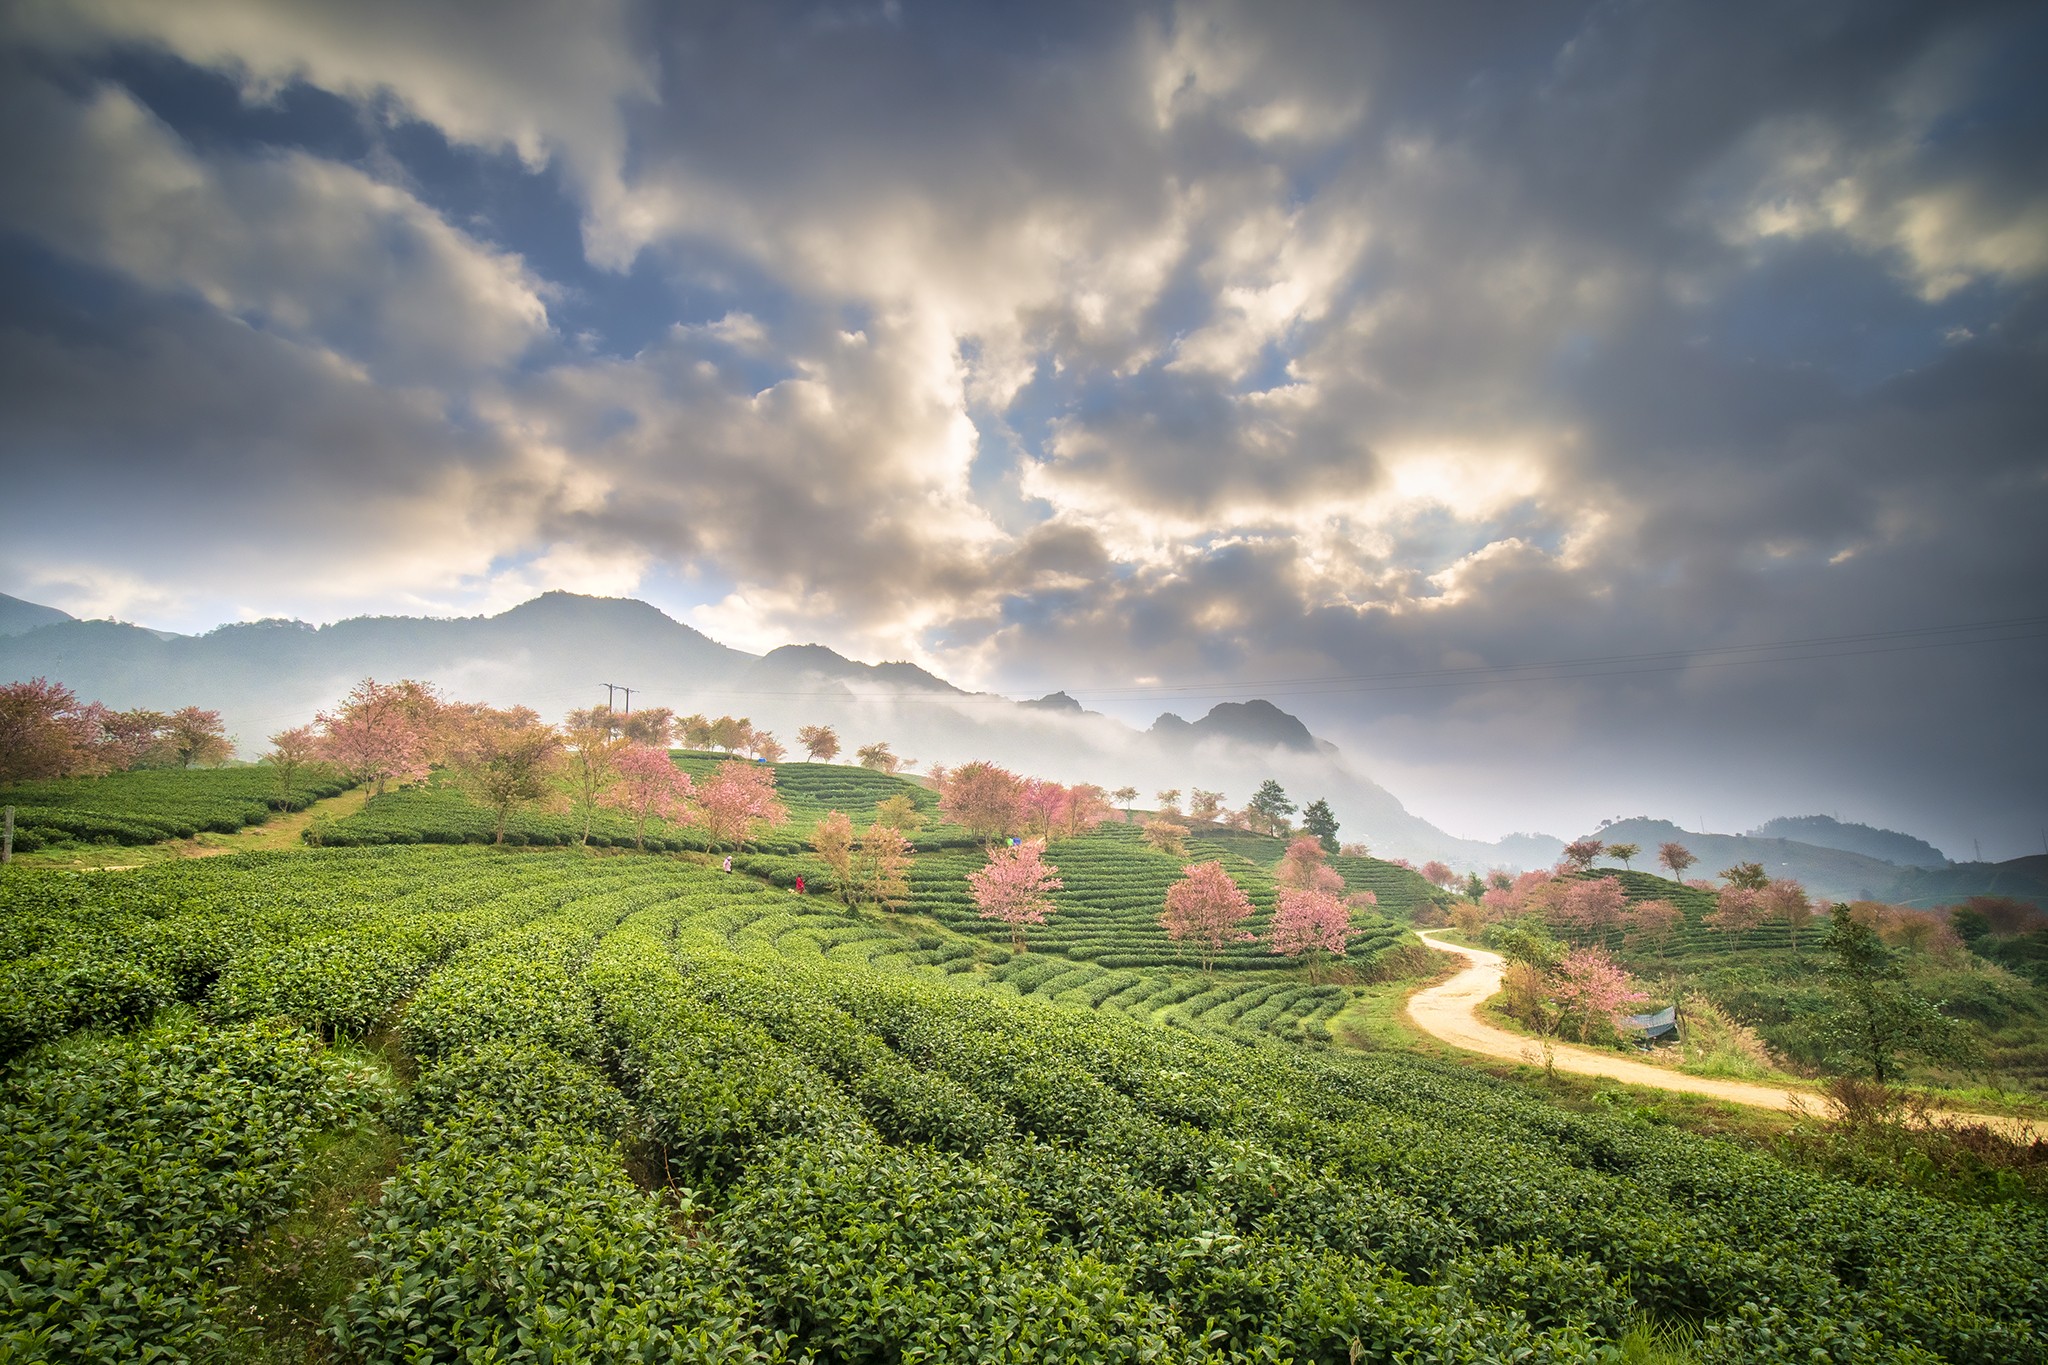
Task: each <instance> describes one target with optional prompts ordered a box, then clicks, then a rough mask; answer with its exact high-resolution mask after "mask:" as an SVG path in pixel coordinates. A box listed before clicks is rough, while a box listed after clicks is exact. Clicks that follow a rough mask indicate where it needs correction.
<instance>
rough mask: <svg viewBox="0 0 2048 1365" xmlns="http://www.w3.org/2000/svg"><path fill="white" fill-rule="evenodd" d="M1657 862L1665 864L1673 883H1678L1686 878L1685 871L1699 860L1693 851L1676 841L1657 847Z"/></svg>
mask: <svg viewBox="0 0 2048 1365" xmlns="http://www.w3.org/2000/svg"><path fill="white" fill-rule="evenodd" d="M1657 861H1658V862H1660V863H1662V864H1664V868H1665V870H1666V871H1668V872H1669V873H1670V874H1671V880H1672V881H1678V880H1680V879H1681V878H1683V877H1684V876H1685V870H1686V869H1687V868H1688V867H1691V866H1692V865H1693V864H1694V863H1696V862H1698V861H1699V859H1698V858H1697V857H1695V856H1693V851H1692V850H1691V849H1689V848H1687V847H1686V846H1685V845H1684V844H1681V843H1678V842H1677V841H1675V840H1674V841H1672V842H1669V843H1662V844H1659V845H1657Z"/></svg>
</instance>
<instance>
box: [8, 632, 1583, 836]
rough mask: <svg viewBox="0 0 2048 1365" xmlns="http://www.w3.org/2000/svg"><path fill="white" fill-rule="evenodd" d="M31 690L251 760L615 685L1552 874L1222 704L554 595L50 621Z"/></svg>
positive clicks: (1277, 713) (1266, 709)
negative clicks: (274, 616)
mask: <svg viewBox="0 0 2048 1365" xmlns="http://www.w3.org/2000/svg"><path fill="white" fill-rule="evenodd" d="M32 677H48V678H51V679H53V680H55V681H58V682H62V683H64V684H65V685H66V686H68V687H70V688H72V689H73V690H74V691H75V692H77V693H78V694H79V695H80V696H81V697H84V698H90V699H96V700H99V701H103V702H106V703H107V704H108V705H110V706H113V707H115V708H117V709H119V708H127V707H135V706H147V707H155V708H158V709H166V708H175V707H178V706H184V705H191V704H198V705H202V706H204V707H206V708H208V709H211V710H218V711H220V712H221V713H222V714H223V717H224V718H225V720H226V722H227V726H228V729H229V732H230V733H231V734H232V735H234V736H235V737H236V739H237V741H238V743H239V745H240V747H241V751H242V752H243V753H244V755H245V756H250V757H253V756H254V755H255V754H256V753H258V752H260V750H261V749H262V747H263V741H264V738H265V737H266V736H268V735H270V734H272V733H274V732H276V731H278V730H281V729H284V728H286V727H288V726H292V725H298V724H303V723H304V722H305V721H307V720H308V719H310V718H311V716H312V715H313V713H314V712H315V711H316V710H318V709H320V708H322V707H326V706H330V705H332V704H333V703H334V702H335V700H336V699H338V698H339V697H340V696H341V695H342V694H343V693H344V692H346V691H347V689H348V688H349V687H351V686H353V685H354V684H355V683H356V682H357V681H358V680H360V679H361V678H364V677H376V678H380V679H384V680H392V679H398V678H420V679H425V680H427V681H430V682H433V683H436V684H438V685H439V686H441V687H442V688H443V689H445V690H446V691H448V692H449V693H450V694H451V695H454V696H457V697H461V698H464V699H469V700H478V701H486V702H490V703H492V704H495V705H501V706H505V705H528V706H532V707H534V708H535V709H537V710H539V711H540V712H542V714H543V715H546V716H549V717H550V718H554V717H559V716H560V715H561V714H562V713H564V712H566V711H568V710H569V709H570V708H572V707H578V706H590V705H596V704H599V703H601V702H603V701H604V700H605V699H606V698H607V697H608V696H609V695H610V693H609V692H608V691H607V689H606V687H605V684H607V683H613V684H618V685H621V686H625V687H630V688H633V689H634V693H633V705H635V706H668V707H671V708H673V709H674V710H675V711H677V712H678V713H679V714H687V713H689V712H692V711H703V712H706V713H707V714H711V715H718V714H721V713H730V714H735V715H747V716H749V717H750V718H751V719H752V720H754V721H755V723H756V724H757V725H759V726H761V727H762V728H765V729H769V730H772V731H775V732H776V733H778V734H780V735H781V736H782V737H783V739H784V741H785V742H788V741H790V740H791V739H792V738H793V736H794V734H795V731H796V729H797V728H798V727H799V726H802V725H806V724H817V723H823V724H829V725H833V726H835V727H836V728H837V729H838V730H839V732H840V734H841V736H842V737H843V738H844V739H845V740H847V741H849V742H850V743H852V744H861V743H867V742H870V741H872V740H876V739H880V740H883V741H885V742H887V743H889V744H890V745H891V746H892V747H893V749H894V750H895V752H896V753H897V754H898V755H900V756H902V757H903V758H905V759H906V760H913V761H916V762H918V763H921V764H927V765H929V764H933V763H961V762H965V761H968V760H971V759H977V758H982V759H990V760H993V761H995V762H999V763H1003V764H1005V765H1007V766H1010V767H1012V768H1015V769H1017V770H1019V771H1025V772H1031V773H1034V774H1039V775H1043V776H1047V777H1051V778H1055V779H1057V780H1059V781H1062V782H1068V783H1074V782H1094V783H1096V784H1098V785H1100V786H1103V787H1105V788H1109V789H1114V788H1116V787H1119V786H1122V785H1124V784H1125V783H1130V784H1131V785H1133V786H1136V787H1137V788H1138V789H1139V790H1140V791H1142V792H1147V793H1149V792H1152V791H1156V790H1160V789H1163V788H1168V787H1177V788H1182V789H1191V788H1193V787H1197V786H1199V787H1205V788H1209V789H1212V790H1217V791H1222V792H1224V793H1225V795H1226V797H1227V798H1228V799H1229V800H1231V801H1233V802H1242V801H1244V800H1245V799H1246V798H1247V797H1248V796H1249V795H1250V794H1251V792H1252V791H1253V790H1254V789H1256V788H1257V787H1258V785H1259V784H1260V783H1261V782H1262V781H1264V780H1266V779H1267V778H1273V779H1276V780H1278V781H1280V782H1281V783H1283V784H1284V785H1285V786H1286V787H1287V789H1288V790H1289V791H1290V792H1293V793H1295V794H1296V795H1297V796H1298V797H1299V798H1301V799H1303V800H1312V799H1315V798H1317V797H1321V798H1325V799H1327V800H1328V801H1329V802H1330V803H1331V805H1332V807H1333V808H1334V809H1335V810H1336V811H1337V814H1338V818H1339V820H1340V821H1341V822H1342V824H1343V827H1344V831H1345V833H1344V837H1345V838H1346V839H1364V840H1366V841H1368V842H1370V843H1371V844H1372V846H1373V848H1374V850H1375V851H1376V852H1380V853H1384V854H1386V855H1388V856H1390V857H1406V858H1410V859H1414V860H1426V859H1429V858H1444V859H1447V860H1450V861H1452V862H1454V863H1456V864H1457V865H1458V866H1460V867H1468V868H1473V869H1483V868H1486V867H1489V866H1494V865H1498V864H1506V865H1511V866H1524V865H1528V864H1529V863H1530V862H1538V863H1540V862H1544V861H1548V860H1549V859H1550V858H1554V856H1555V854H1554V852H1550V851H1548V850H1549V849H1550V848H1551V847H1552V846H1553V845H1552V844H1551V843H1550V842H1549V841H1539V843H1538V845H1536V846H1533V851H1534V852H1535V853H1537V854H1539V855H1541V856H1537V857H1534V858H1526V859H1525V855H1526V854H1528V853H1529V852H1530V851H1531V849H1530V848H1525V847H1524V846H1523V845H1522V844H1520V843H1518V844H1517V845H1516V846H1515V847H1514V848H1511V849H1510V848H1503V847H1500V846H1496V845H1493V844H1488V843H1483V842H1480V841H1476V840H1467V839H1459V838H1456V837H1454V836H1452V835H1449V834H1447V833H1445V832H1444V831H1443V830H1440V829H1438V828H1436V827H1435V826H1434V825H1432V824H1430V823H1429V822H1428V821H1426V820H1423V819H1421V818H1420V817H1418V816H1416V815H1414V814H1413V813H1412V812H1410V811H1409V810H1408V809H1407V808H1406V807H1404V806H1403V805H1402V804H1401V802H1400V800H1399V799H1398V798H1396V797H1395V796H1394V795H1393V794H1392V793H1391V792H1388V791H1387V790H1386V789H1385V788H1383V787H1381V786H1379V785H1378V784H1377V783H1375V782H1373V781H1372V780H1371V779H1370V778H1369V777H1367V776H1365V775H1364V774H1362V773H1360V772H1359V771H1357V770H1356V769H1355V768H1354V767H1352V766H1351V765H1350V764H1349V763H1348V762H1347V761H1345V760H1344V758H1343V757H1342V756H1341V755H1339V754H1338V753H1336V751H1335V750H1334V748H1332V746H1330V745H1328V744H1326V743H1324V742H1322V741H1320V740H1317V739H1316V738H1315V737H1314V736H1312V735H1310V734H1309V732H1308V729H1307V727H1306V726H1304V725H1303V724H1302V722H1301V721H1300V720H1299V718H1297V717H1294V716H1291V715H1289V714H1287V713H1286V712H1285V711H1282V710H1281V709H1280V708H1278V707H1276V706H1274V705H1272V704H1271V703H1270V702H1265V701H1253V702H1242V703H1240V702H1224V703H1220V704H1218V705H1217V706H1215V707H1213V708H1212V709H1211V710H1210V711H1209V712H1208V713H1207V714H1205V715H1204V716H1203V717H1202V718H1201V719H1199V720H1197V721H1193V722H1181V723H1180V724H1181V729H1182V731H1184V733H1177V734H1176V735H1174V736H1171V737H1167V738H1161V736H1160V734H1159V733H1156V732H1155V733H1147V732H1140V731H1137V730H1134V729H1132V728H1131V727H1129V726H1127V725H1124V724H1123V723H1121V722H1119V721H1116V720H1113V719H1111V718H1109V717H1107V716H1103V715H1099V714H1096V713H1093V712H1089V711H1086V710H1085V709H1083V708H1081V707H1080V706H1079V705H1078V704H1071V703H1072V699H1071V698H1067V699H1066V702H1067V703H1069V704H1061V703H1058V702H1053V703H1052V704H1050V705H1032V704H1020V703H1017V702H1013V701H1010V700H1008V699H1006V698H1003V697H999V696H994V695H990V694H987V693H973V692H968V691H965V690H963V689H961V688H959V687H957V686H955V685H954V684H952V683H950V682H948V681H946V680H945V679H943V678H940V677H938V676H936V675H935V674H932V673H930V672H928V671H927V670H925V669H923V668H921V667H919V666H917V665H915V664H911V663H904V662H894V663H881V664H866V663H861V662H859V661H857V660H852V659H848V658H846V657H845V656H843V655H841V654H839V653H837V652H836V651H834V650H832V649H829V648H827V647H825V646H822V645H816V644H809V645H791V646H783V647H781V648H778V649H775V650H771V651H770V652H769V653H768V654H766V655H763V656H759V657H757V656H754V655H752V654H747V653H744V652H742V651H739V650H734V649H730V648H727V647H726V646H724V645H722V644H720V643H718V642H717V641H715V640H712V639H710V638H709V637H707V636H705V635H703V634H702V633H700V632H698V631H696V630H694V629H692V628H691V627H689V626H686V625H684V624H682V623H680V622H678V621H675V620H673V619H671V618H670V617H668V616H667V615H665V614H664V613H662V612H661V611H659V610H658V609H656V608H654V607H652V606H649V605H648V604H647V603H644V602H638V601H632V600H627V599H616V598H594V597H581V596H577V595H574V594H570V593H559V592H556V593H547V594H544V595H543V596H541V597H538V598H535V599H534V600H533V601H530V602H527V603H524V604H522V605H520V606H517V607H514V608H512V609H511V610H509V611H506V612H503V613H501V614H499V615H497V616H490V617H468V618H461V619H453V620H441V619H429V618H422V617H402V616H379V617H361V618H357V619H354V620H348V621H339V622H336V623H335V624H333V625H330V626H323V627H317V628H316V627H313V626H309V625H306V624H304V623H302V622H297V621H259V622H251V623H246V624H237V625H227V626H221V627H219V628H218V629H215V630H212V631H208V632H207V633H205V634H203V635H197V636H173V637H169V638H165V637H163V636H161V635H160V634H159V633H157V632H153V631H148V630H144V629H142V628H140V627H136V626H130V625H122V624H119V623H116V622H111V621H71V620H60V621H56V622H54V623H51V624H45V625H42V626H39V627H37V628H35V629H31V630H29V631H27V632H25V633H23V634H20V635H14V636H0V678H4V679H8V680H19V679H26V678H32ZM1058 695H1060V694H1055V696H1058ZM1047 700H1050V699H1047ZM1165 719H1166V718H1162V722H1163V721H1164V720H1165ZM1168 728H1169V729H1170V728H1171V727H1168ZM1556 846H1559V847H1561V845H1556Z"/></svg>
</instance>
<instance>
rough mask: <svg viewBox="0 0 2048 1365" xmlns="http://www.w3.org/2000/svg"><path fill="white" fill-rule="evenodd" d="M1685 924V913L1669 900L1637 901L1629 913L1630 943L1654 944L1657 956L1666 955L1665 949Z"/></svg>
mask: <svg viewBox="0 0 2048 1365" xmlns="http://www.w3.org/2000/svg"><path fill="white" fill-rule="evenodd" d="M1684 924H1685V912H1684V911H1683V910H1681V909H1679V908H1678V907H1677V906H1676V905H1673V904H1672V903H1671V902H1670V901H1667V900H1650V901H1637V902H1636V904H1635V907H1634V909H1633V910H1631V911H1630V912H1629V929H1628V940H1627V941H1628V942H1629V943H1630V944H1631V945H1638V944H1652V945H1654V946H1655V947H1656V949H1657V955H1658V956H1659V957H1662V956H1663V955H1664V948H1665V946H1666V945H1667V944H1669V943H1670V942H1671V936H1672V935H1673V934H1675V933H1677V932H1678V930H1679V929H1680V928H1681V927H1682V926H1683V925H1684Z"/></svg>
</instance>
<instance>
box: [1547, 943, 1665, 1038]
mask: <svg viewBox="0 0 2048 1365" xmlns="http://www.w3.org/2000/svg"><path fill="white" fill-rule="evenodd" d="M1550 995H1551V999H1553V1000H1555V1001H1556V1002H1557V1005H1558V1009H1559V1010H1560V1011H1561V1019H1560V1023H1562V1022H1564V1021H1572V1022H1575V1023H1576V1024H1577V1025H1578V1033H1579V1041H1580V1042H1582V1043H1583V1042H1585V1041H1587V1040H1588V1038H1589V1037H1590V1035H1591V1032H1592V1029H1593V1026H1594V1024H1595V1023H1596V1022H1599V1021H1602V1020H1604V1021H1606V1023H1607V1025H1608V1026H1609V1027H1610V1028H1611V1027H1613V1026H1614V1025H1616V1024H1618V1023H1619V1022H1620V1018H1621V1016H1622V1015H1623V1014H1624V1013H1625V1012H1626V1011H1627V1009H1628V1008H1629V1007H1630V1006H1632V1005H1639V1004H1642V1003H1643V1002H1645V1001H1647V1000H1648V999H1649V998H1650V997H1649V996H1647V995H1645V994H1643V992H1642V991H1641V990H1640V989H1639V988H1638V987H1637V986H1636V983H1635V982H1634V981H1633V980H1632V979H1631V978H1630V977H1629V974H1628V973H1627V972H1625V971H1623V970H1622V969H1621V968H1620V967H1618V966H1616V965H1615V962H1614V959H1613V958H1611V957H1609V956H1608V955H1607V954H1606V952H1605V951H1604V950H1603V949H1600V948H1575V949H1573V950H1572V951H1571V952H1569V953H1566V954H1565V955H1564V957H1563V959H1562V960H1561V961H1559V963H1558V964H1557V967H1556V969H1555V970H1554V971H1553V972H1551V974H1550Z"/></svg>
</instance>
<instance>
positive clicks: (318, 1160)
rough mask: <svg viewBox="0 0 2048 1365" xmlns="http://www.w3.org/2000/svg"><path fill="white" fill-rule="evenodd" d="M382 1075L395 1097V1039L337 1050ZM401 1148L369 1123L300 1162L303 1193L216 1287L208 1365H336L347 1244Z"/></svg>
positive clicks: (401, 1058)
mask: <svg viewBox="0 0 2048 1365" xmlns="http://www.w3.org/2000/svg"><path fill="white" fill-rule="evenodd" d="M337 1047H338V1048H339V1049H340V1050H342V1051H345V1052H348V1053H351V1054H354V1055H355V1056H356V1057H357V1058H358V1060H360V1061H362V1062H363V1063H364V1064H366V1065H368V1066H373V1067H375V1068H377V1069H378V1070H380V1071H383V1072H384V1073H385V1075H386V1077H387V1078H388V1080H389V1081H390V1084H391V1089H392V1091H393V1093H394V1094H396V1093H398V1092H399V1091H401V1090H403V1089H404V1088H407V1087H408V1086H409V1084H410V1082H411V1079H412V1071H413V1067H412V1060H411V1058H410V1057H408V1056H407V1055H406V1054H405V1053H404V1052H403V1050H402V1049H400V1047H399V1046H398V1040H397V1038H396V1037H395V1035H393V1034H391V1033H389V1032H385V1031H379V1032H376V1033H373V1034H372V1035H371V1036H370V1037H368V1038H366V1039H364V1040H363V1042H361V1043H360V1044H354V1045H351V1044H347V1043H342V1044H338V1045H337ZM402 1150H403V1144H402V1143H401V1142H400V1140H399V1138H398V1135H397V1134H396V1133H393V1132H392V1131H391V1130H390V1128H388V1127H386V1126H385V1125H384V1124H383V1123H382V1122H380V1121H377V1120H374V1119H372V1120H369V1121H366V1122H363V1123H359V1124H356V1125H355V1126H354V1127H350V1128H344V1129H340V1130H338V1131H335V1132H330V1133H325V1134H322V1135H321V1136H320V1137H319V1138H317V1139H315V1141H314V1143H313V1147H312V1151H311V1153H310V1156H309V1159H308V1162H307V1174H306V1185H305V1192H304V1193H303V1195H302V1196H301V1197H300V1199H299V1202H298V1205H297V1207H296V1208H294V1209H293V1210H292V1212H291V1213H290V1214H289V1215H287V1216H286V1217H285V1218H284V1220H283V1221H281V1222H278V1223H275V1224H273V1225H271V1226H270V1227H269V1228H267V1229H265V1230H264V1231H263V1232H261V1233H260V1234H258V1235H257V1236H256V1237H255V1238H254V1239H252V1240H251V1241H250V1242H249V1244H248V1245H247V1246H246V1247H244V1248H243V1250H242V1254H241V1255H240V1256H239V1257H238V1258H237V1259H236V1263H235V1270H234V1273H233V1275H232V1276H231V1278H230V1279H229V1282H228V1283H226V1284H224V1285H223V1286H222V1290H223V1293H222V1299H223V1301H224V1308H223V1312H222V1321H221V1330H222V1332H223V1334H224V1340H223V1341H222V1344H221V1346H220V1347H219V1349H218V1350H216V1351H215V1352H214V1353H213V1354H212V1355H211V1356H210V1357H209V1358H208V1359H209V1362H210V1365H309V1363H310V1362H326V1361H337V1360H341V1359H343V1357H342V1355H341V1354H340V1353H339V1351H338V1348H337V1347H336V1346H335V1344H334V1340H333V1337H332V1336H331V1335H330V1334H329V1329H328V1315H329V1314H330V1313H331V1312H332V1310H334V1309H335V1308H337V1307H339V1306H340V1305H341V1304H342V1303H343V1302H344V1301H345V1300H346V1299H347V1298H348V1296H349V1293H350V1291H351V1290H353V1289H354V1288H355V1284H356V1281H357V1280H358V1279H360V1278H361V1266H360V1264H359V1263H358V1262H357V1260H356V1254H355V1252H356V1242H357V1240H358V1239H359V1238H360V1237H361V1236H362V1232H363V1217H364V1214H365V1213H366V1212H367V1211H368V1210H369V1209H371V1208H374V1207H375V1206H376V1204H377V1201H378V1200H379V1199H381V1198H382V1197H383V1192H384V1182H385V1181H386V1180H388V1179H389V1178H390V1177H391V1176H392V1175H394V1174H396V1173H397V1171H398V1162H399V1157H400V1154H401V1152H402Z"/></svg>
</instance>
